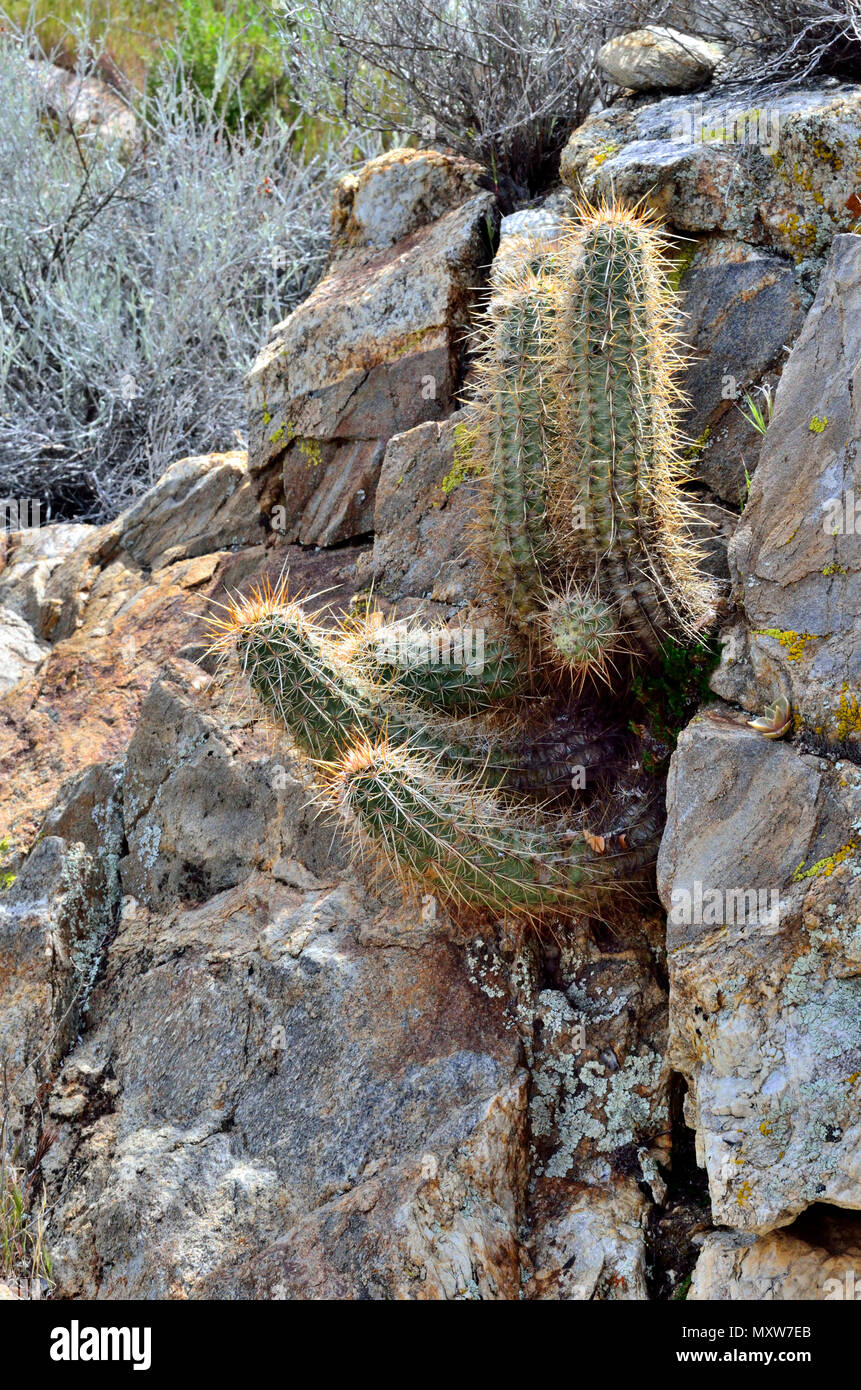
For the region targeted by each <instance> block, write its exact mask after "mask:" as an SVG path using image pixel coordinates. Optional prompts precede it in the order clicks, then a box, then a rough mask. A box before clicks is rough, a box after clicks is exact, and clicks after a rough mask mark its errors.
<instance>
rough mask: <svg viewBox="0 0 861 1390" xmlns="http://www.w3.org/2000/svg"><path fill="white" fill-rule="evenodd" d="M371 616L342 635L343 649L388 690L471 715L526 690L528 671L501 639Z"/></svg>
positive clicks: (435, 708)
mask: <svg viewBox="0 0 861 1390" xmlns="http://www.w3.org/2000/svg"><path fill="white" fill-rule="evenodd" d="M374 616H376V615H372V616H371V618H370V619H368V620H367V621H366V622H365V623H364V624H363V625H362V627H361V628H360V629H359V631H358V632H357V633H356V634H355V635H350V636H349V637H348V638H347V639H346V642H345V644H344V654H345V655H346V656H347V658H348V660H349V661H350V662H352V663H353V664H354V665H355V666H356V667H357V668H358V669H359V670H360V671H361V672H362V673H363V675H364V676H365V678H366V679H367V680H368V681H370V682H371V683H372V684H374V685H377V686H384V687H385V688H386V689H387V691H389V692H390V693H391V694H392V695H394V696H396V697H399V698H402V699H405V700H408V701H412V702H414V703H416V704H418V705H423V706H424V707H425V708H427V709H429V710H432V711H437V712H440V713H443V714H449V713H457V714H476V713H478V712H479V711H482V710H488V709H492V708H493V707H494V706H496V705H500V704H505V703H506V702H507V701H509V700H512V699H514V698H515V697H516V696H517V695H522V694H525V693H526V690H527V688H528V684H529V678H528V673H527V671H526V669H525V667H524V666H523V664H522V662H521V660H520V656H519V654H518V653H517V652H516V651H515V650H514V648H513V647H512V645H511V643H510V642H508V641H506V640H505V639H504V638H490V639H485V636H484V631H483V630H481V631H479V632H473V631H472V630H471V629H464V628H461V629H457V628H454V629H452V628H447V627H443V626H441V625H439V626H435V627H423V626H421V625H418V624H414V623H413V624H403V623H389V624H383V623H381V622H379V621H374Z"/></svg>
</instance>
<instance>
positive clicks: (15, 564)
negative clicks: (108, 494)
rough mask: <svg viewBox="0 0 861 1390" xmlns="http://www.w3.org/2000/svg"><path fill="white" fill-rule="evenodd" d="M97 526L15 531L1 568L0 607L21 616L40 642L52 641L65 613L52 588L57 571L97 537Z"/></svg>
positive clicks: (60, 525) (66, 524) (67, 524)
mask: <svg viewBox="0 0 861 1390" xmlns="http://www.w3.org/2000/svg"><path fill="white" fill-rule="evenodd" d="M96 529H97V528H96V527H95V526H88V525H85V524H82V523H79V522H60V523H54V524H51V525H45V526H34V527H31V528H29V529H27V530H23V531H13V532H11V534H10V535H9V536H8V537H7V544H6V549H5V557H4V558H5V563H3V564H0V606H2V607H3V608H11V609H12V610H13V611H14V612H16V613H18V614H19V615H20V616H21V617H22V618H23V619H24V620H25V622H27V623H29V625H30V627H31V628H32V629H33V631H34V632H35V634H36V636H37V637H38V638H39V640H40V641H51V640H52V638H53V635H54V632H55V629H56V625H57V621H58V618H59V616H60V612H61V611H62V607H63V605H62V603H59V604H58V603H57V601H56V597H55V595H54V592H53V586H52V584H51V580H52V577H53V575H54V573H55V571H56V570H58V569H59V568H61V567H62V566H63V565H64V562H65V561H67V560H69V559H70V557H71V556H73V555H74V554H75V552H76V551H77V550H78V549H79V548H80V547H82V546H84V545H85V543H86V542H87V541H88V540H89V539H91V538H92V537H93V536H94V535H95V533H96Z"/></svg>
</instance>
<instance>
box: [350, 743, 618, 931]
mask: <svg viewBox="0 0 861 1390" xmlns="http://www.w3.org/2000/svg"><path fill="white" fill-rule="evenodd" d="M328 796H329V798H330V799H331V800H332V801H333V802H334V804H335V805H336V806H337V807H338V808H339V809H340V812H341V815H342V817H343V818H344V820H345V821H346V823H347V825H348V827H349V828H350V830H351V831H352V832H353V833H354V835H355V836H356V837H357V838H358V840H359V841H360V842H361V843H363V844H366V845H370V847H371V848H372V849H373V850H374V851H375V852H377V853H379V854H381V855H382V856H383V857H385V859H386V860H387V861H388V862H389V864H390V865H391V867H392V868H393V869H395V870H396V871H397V872H399V873H401V874H404V875H406V876H407V878H408V879H411V880H418V881H419V882H420V883H422V884H424V885H425V886H426V887H427V888H429V889H430V890H431V891H433V892H436V893H439V894H441V895H442V896H443V897H446V898H449V899H453V900H454V901H456V902H460V903H463V904H465V905H467V906H469V907H473V908H484V909H487V910H490V911H492V912H501V913H516V914H519V915H522V916H525V917H529V918H537V917H540V916H541V915H542V914H544V913H547V912H551V911H563V912H573V911H589V910H593V911H594V910H595V907H596V903H597V900H598V896H599V895H600V891H601V890H602V889H606V888H608V887H610V886H611V885H612V884H613V883H614V882H616V881H617V880H618V879H619V878H620V877H621V874H622V870H623V865H624V869H625V871H626V872H630V867H631V861H632V860H636V859H637V856H636V855H624V854H622V855H620V856H619V857H618V858H616V857H614V856H600V855H598V854H596V853H595V851H594V850H592V849H590V848H589V846H588V844H587V842H586V841H585V839H583V838H580V837H578V836H576V835H574V834H566V833H565V831H564V829H563V827H562V826H561V825H556V826H551V827H550V828H548V827H547V826H546V825H543V824H541V823H538V822H535V823H532V824H530V823H529V822H528V820H527V821H526V823H525V824H524V817H523V814H522V810H520V809H519V808H518V810H514V809H512V808H511V807H509V806H508V804H507V803H506V802H505V801H504V800H502V799H501V798H500V797H499V795H498V794H494V793H491V792H488V791H487V790H485V789H483V788H482V787H481V786H479V785H475V784H470V783H469V782H464V781H463V780H461V779H458V778H454V777H451V776H448V775H447V774H446V773H445V771H444V770H443V769H441V768H440V767H439V765H438V764H436V763H434V762H433V761H432V760H428V759H426V758H423V757H421V756H416V755H415V754H414V753H412V752H411V751H410V750H408V749H403V748H395V747H393V746H392V745H391V744H389V743H386V742H383V743H380V744H378V745H376V746H375V745H373V744H371V743H369V742H367V741H365V740H363V741H362V742H361V743H360V744H358V745H357V746H356V747H355V748H353V749H351V750H350V751H349V752H347V753H346V754H345V755H344V757H343V758H342V759H341V760H340V761H339V762H338V763H337V765H336V766H335V767H334V768H333V769H331V771H330V781H329V787H328Z"/></svg>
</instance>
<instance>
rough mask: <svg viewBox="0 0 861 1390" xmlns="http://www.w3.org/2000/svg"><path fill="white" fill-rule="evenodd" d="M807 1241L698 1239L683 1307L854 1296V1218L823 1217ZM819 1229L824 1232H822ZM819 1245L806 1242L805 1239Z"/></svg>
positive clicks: (857, 1239)
mask: <svg viewBox="0 0 861 1390" xmlns="http://www.w3.org/2000/svg"><path fill="white" fill-rule="evenodd" d="M817 1225H818V1226H819V1228H820V1229H819V1230H816V1229H814V1230H813V1231H812V1232H808V1231H805V1234H806V1235H807V1236H808V1239H800V1238H799V1237H798V1236H796V1235H795V1229H796V1228H795V1227H793V1228H792V1231H791V1232H785V1231H776V1232H774V1233H773V1234H772V1235H769V1236H759V1237H757V1236H751V1235H743V1234H740V1233H739V1232H735V1231H714V1232H712V1233H711V1234H710V1235H707V1236H704V1237H703V1238H702V1250H701V1253H700V1257H699V1259H698V1261H697V1266H696V1269H695V1271H694V1276H693V1280H692V1282H691V1287H690V1291H689V1293H688V1302H705V1301H714V1302H727V1301H732V1302H737V1301H739V1300H746V1301H749V1302H754V1301H755V1302H760V1301H762V1300H765V1301H767V1302H771V1301H778V1300H779V1301H783V1300H793V1299H804V1300H806V1301H812V1300H814V1299H821V1300H835V1299H844V1298H846V1299H852V1300H854V1299H855V1298H856V1297H857V1294H856V1280H857V1278H858V1263H859V1259H861V1228H859V1223H858V1221H857V1218H845V1217H839V1216H838V1217H829V1218H827V1219H826V1218H823V1219H822V1220H821V1221H820V1222H818V1223H817ZM822 1228H824V1230H823V1229H822ZM811 1235H812V1236H813V1237H814V1239H815V1240H817V1241H819V1240H821V1241H822V1242H823V1243H822V1244H818V1243H811V1242H810V1236H811Z"/></svg>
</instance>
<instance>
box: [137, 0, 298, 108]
mask: <svg viewBox="0 0 861 1390" xmlns="http://www.w3.org/2000/svg"><path fill="white" fill-rule="evenodd" d="M177 67H180V68H181V69H182V70H183V72H184V73H185V76H186V79H187V81H188V84H189V86H190V87H191V89H192V90H193V91H195V92H198V93H199V94H200V102H201V105H202V107H203V110H204V112H206V110H207V109H208V107H209V106H210V105H211V106H212V107H214V109H215V110H216V111H217V113H218V115H219V116H220V117H221V118H222V119H223V120H224V123H225V125H226V126H227V127H228V129H229V130H231V131H236V130H240V129H245V128H248V127H259V126H263V125H265V124H266V122H267V121H268V120H269V118H270V117H271V116H272V115H273V113H275V112H280V113H281V114H283V115H288V114H289V113H290V101H289V91H290V89H289V83H288V81H287V78H286V75H285V72H284V67H283V63H282V59H281V55H280V52H279V49H278V40H277V31H276V28H275V25H274V24H273V22H272V20H271V18H270V17H269V16H268V15H267V14H266V12H265V11H264V10H263V9H262V8H261V6H260V5H259V4H258V3H257V0H227V3H223V0H222V3H221V4H219V3H217V0H179V6H178V15H177V24H176V38H175V39H174V40H173V41H172V42H170V43H168V44H167V45H166V46H165V49H164V52H163V55H162V56H161V57H160V58H159V59H158V61H157V62H156V63H155V64H154V66H153V69H152V71H151V73H150V89H151V90H155V89H157V88H158V86H160V85H161V83H162V82H163V81H165V80H166V81H167V82H168V84H170V83H171V81H172V79H173V74H174V72H175V70H176V69H177Z"/></svg>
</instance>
